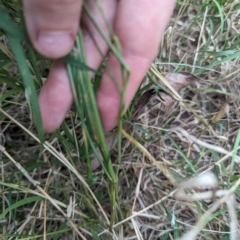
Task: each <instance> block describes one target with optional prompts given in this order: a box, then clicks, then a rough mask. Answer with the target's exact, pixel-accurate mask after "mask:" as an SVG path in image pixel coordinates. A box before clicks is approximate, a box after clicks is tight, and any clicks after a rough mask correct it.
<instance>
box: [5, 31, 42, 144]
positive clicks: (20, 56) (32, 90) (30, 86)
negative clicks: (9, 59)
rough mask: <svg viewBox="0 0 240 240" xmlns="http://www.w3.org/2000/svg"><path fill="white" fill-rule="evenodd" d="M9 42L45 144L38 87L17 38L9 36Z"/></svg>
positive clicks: (39, 135)
mask: <svg viewBox="0 0 240 240" xmlns="http://www.w3.org/2000/svg"><path fill="white" fill-rule="evenodd" d="M7 36H8V40H9V42H10V45H11V48H12V51H13V53H14V55H15V58H16V61H17V63H18V67H19V71H20V73H21V75H22V78H23V82H24V85H25V89H26V92H27V94H28V97H29V99H30V104H31V108H32V112H33V115H34V118H35V119H34V120H35V123H36V124H35V125H36V128H37V131H38V137H39V139H40V142H41V143H43V142H44V132H43V127H42V117H41V113H40V109H39V105H38V97H37V92H36V87H35V84H34V81H33V79H32V77H31V74H30V71H29V68H28V66H27V62H26V56H25V54H24V51H23V49H22V46H21V44H20V42H19V40H17V39H16V38H14V37H12V36H11V35H9V34H8V35H7Z"/></svg>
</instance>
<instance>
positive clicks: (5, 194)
mask: <svg viewBox="0 0 240 240" xmlns="http://www.w3.org/2000/svg"><path fill="white" fill-rule="evenodd" d="M0 7H1V8H0V11H1V12H0V19H1V20H0V29H1V40H0V86H1V87H0V90H1V96H0V104H1V106H0V121H1V126H0V130H1V135H0V150H1V161H0V166H1V174H0V175H1V179H0V186H1V187H0V203H1V205H0V226H1V230H2V231H0V236H1V239H216V238H217V239H231V240H233V239H238V219H239V211H238V207H239V206H238V205H239V204H238V200H239V194H240V189H239V177H238V175H239V174H238V172H239V161H240V156H239V150H238V149H239V139H240V138H239V126H240V123H239V113H238V112H239V111H238V109H239V105H240V104H239V89H240V87H239V32H238V30H237V26H238V20H239V17H240V16H239V4H238V3H237V2H236V1H231V0H228V1H217V0H214V1H197V2H196V1H191V0H184V1H180V0H179V1H177V4H176V8H175V11H174V14H173V17H172V19H171V21H170V23H169V26H168V28H167V29H166V32H165V35H164V38H163V40H162V42H161V45H160V49H159V54H158V56H157V57H156V60H155V61H154V63H153V65H152V68H151V69H150V70H149V72H148V73H147V78H146V80H145V81H144V82H143V84H142V86H141V88H140V89H139V91H138V93H137V95H136V96H135V99H134V100H133V104H132V106H131V107H130V109H129V110H128V112H127V113H126V114H125V115H124V114H123V113H122V114H121V118H120V119H119V124H118V127H117V128H116V132H114V133H113V134H110V136H108V137H107V138H106V136H105V134H104V132H103V129H102V126H101V122H100V117H99V114H98V111H97V107H96V102H95V98H94V92H95V90H96V88H97V84H98V81H97V79H100V77H101V72H102V68H103V67H105V68H108V66H107V64H106V63H105V62H104V63H103V65H102V66H101V69H99V71H98V72H97V73H95V74H96V75H95V81H91V79H90V77H89V71H92V69H90V68H88V66H87V65H86V60H85V55H84V48H83V44H82V35H81V31H79V34H78V36H77V38H76V43H75V47H74V50H73V51H72V52H71V54H70V55H69V56H67V57H66V58H65V59H64V61H65V62H66V63H67V68H68V74H69V80H70V83H71V86H72V89H73V95H74V100H75V106H74V107H73V108H71V110H69V113H68V115H67V116H66V119H65V121H64V123H63V124H62V125H61V127H60V128H59V130H57V131H56V132H54V133H53V134H47V135H44V134H43V131H42V124H41V120H40V119H41V118H40V117H39V107H38V104H37V94H38V91H39V90H40V87H41V85H42V82H43V80H45V78H46V77H47V73H48V69H49V66H50V65H51V62H50V61H49V60H47V59H44V58H43V57H41V56H39V55H38V54H36V53H35V52H34V50H33V49H32V48H31V47H29V42H28V38H27V35H26V32H25V29H24V27H23V25H22V22H23V21H22V13H21V8H20V7H19V6H18V5H17V4H16V3H10V2H6V1H1V2H0ZM85 11H86V14H88V17H89V19H91V21H92V22H93V24H95V26H96V28H97V29H98V31H100V33H101V29H99V28H98V26H97V23H96V22H95V21H94V17H93V16H92V15H91V12H89V10H88V9H87V7H86V6H85ZM101 34H102V37H103V39H105V41H106V43H107V44H108V46H109V48H110V49H111V51H112V53H114V54H115V55H116V56H117V58H118V60H119V62H120V63H121V67H122V69H121V70H122V76H123V79H122V80H123V85H125V84H126V80H127V77H128V74H129V70H128V67H127V66H126V64H125V63H124V60H123V59H122V56H121V47H120V46H119V43H118V41H117V37H116V36H115V35H114V33H112V36H113V41H112V42H111V41H109V40H108V39H107V38H106V37H105V36H104V35H103V33H101ZM76 49H77V51H76ZM76 63H77V64H76ZM108 70H109V71H110V72H111V69H108ZM170 73H171V74H170ZM113 81H114V78H113ZM181 89H182V90H181ZM121 96H122V98H123V96H124V91H122V92H121ZM123 105H124V104H123V103H122V108H121V109H122V110H123V109H124V108H123V107H124V106H123ZM122 112H123V111H122ZM93 119H94V122H93ZM110 146H111V147H110ZM93 161H95V163H97V165H96V166H95V168H93V166H92V162H93ZM209 171H211V172H212V173H213V174H212V175H211V174H210V175H208V174H209ZM189 179H191V180H189Z"/></svg>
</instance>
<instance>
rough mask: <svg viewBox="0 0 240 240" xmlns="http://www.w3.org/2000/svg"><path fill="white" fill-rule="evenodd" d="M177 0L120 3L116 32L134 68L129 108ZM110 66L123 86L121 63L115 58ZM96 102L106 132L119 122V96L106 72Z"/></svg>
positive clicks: (127, 96) (130, 83)
mask: <svg viewBox="0 0 240 240" xmlns="http://www.w3.org/2000/svg"><path fill="white" fill-rule="evenodd" d="M174 2H175V1H174V0H161V1H159V0H152V1H145V0H132V1H120V2H119V5H118V12H117V15H116V19H115V28H114V29H115V33H116V35H117V36H118V37H119V41H120V43H121V46H122V55H123V58H124V60H125V61H126V63H127V64H128V66H129V67H130V69H131V75H130V78H129V80H128V83H127V88H126V95H125V108H127V107H128V106H129V104H130V102H131V100H132V98H133V96H134V94H135V92H136V91H137V89H138V87H139V85H140V83H141V81H142V79H143V78H144V76H145V74H146V72H147V70H148V68H149V67H150V64H151V62H152V60H153V59H154V56H155V55H156V54H157V49H158V45H159V42H160V39H161V37H162V36H163V33H164V30H165V27H166V25H167V23H168V21H169V18H170V15H171V13H172V10H173V7H174ZM109 66H110V68H111V70H112V72H113V74H114V76H115V78H116V79H117V81H118V84H119V85H121V71H120V64H119V62H118V60H117V59H116V57H115V56H114V55H111V57H110V59H109ZM96 97H97V102H98V107H99V111H100V115H101V118H102V121H103V127H104V129H105V131H110V130H111V129H113V128H114V127H115V126H116V124H117V121H118V117H119V109H120V93H119V91H118V89H117V87H116V85H115V83H114V81H113V80H112V78H111V77H110V75H109V73H108V71H107V70H106V71H105V72H104V75H103V79H102V81H101V85H100V88H99V91H98V92H97V96H96Z"/></svg>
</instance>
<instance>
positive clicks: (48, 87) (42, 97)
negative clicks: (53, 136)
mask: <svg viewBox="0 0 240 240" xmlns="http://www.w3.org/2000/svg"><path fill="white" fill-rule="evenodd" d="M72 102H73V97H72V91H71V86H70V84H69V81H68V75H67V71H66V68H65V65H64V64H63V63H62V62H60V61H58V62H55V63H54V64H53V66H52V68H51V70H50V73H49V76H48V78H47V80H46V82H45V83H44V85H43V87H42V89H41V92H40V94H39V106H40V111H41V115H42V124H43V129H44V131H45V132H48V133H50V132H53V131H54V130H56V129H57V128H58V127H59V126H60V125H61V123H62V121H63V120H64V117H65V114H66V112H67V111H68V109H69V108H70V106H71V104H72Z"/></svg>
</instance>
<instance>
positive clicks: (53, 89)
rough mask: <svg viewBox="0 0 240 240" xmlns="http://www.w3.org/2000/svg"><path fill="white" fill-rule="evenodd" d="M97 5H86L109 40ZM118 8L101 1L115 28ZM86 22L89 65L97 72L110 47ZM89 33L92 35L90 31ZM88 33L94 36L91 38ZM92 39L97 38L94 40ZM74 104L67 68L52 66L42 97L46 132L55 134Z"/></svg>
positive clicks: (111, 2) (90, 1) (40, 97)
mask: <svg viewBox="0 0 240 240" xmlns="http://www.w3.org/2000/svg"><path fill="white" fill-rule="evenodd" d="M95 2H96V1H95V0H88V1H86V4H87V5H88V7H89V8H90V11H91V12H92V14H93V15H94V17H95V19H96V21H97V23H98V25H99V27H100V28H101V29H102V31H103V32H104V33H105V34H106V36H108V37H110V32H109V30H108V27H107V26H106V24H105V21H104V19H103V18H102V15H101V13H100V11H99V9H98V8H97V6H96V4H95ZM116 6H117V2H116V1H113V0H104V1H101V7H102V10H103V11H104V13H105V16H106V18H107V21H108V22H109V24H110V25H112V24H113V21H114V16H115V10H116ZM83 18H84V30H83V32H84V36H83V38H84V46H85V52H86V57H87V64H88V65H89V66H90V67H92V68H93V69H97V68H98V67H99V65H100V64H101V62H102V56H103V55H105V54H106V53H107V51H108V46H107V44H106V43H105V41H104V40H103V39H102V37H101V36H100V34H99V33H98V31H97V30H96V29H95V27H94V26H93V24H92V23H91V21H89V19H88V18H87V16H86V15H83ZM87 29H88V30H90V31H87ZM89 32H91V36H90V33H89ZM92 38H94V40H93V39H92ZM95 43H97V44H98V48H99V49H100V50H101V54H100V53H99V50H98V48H97V47H96V45H95ZM72 101H73V99H72V92H71V87H70V85H69V81H68V75H67V72H66V68H65V65H64V64H62V63H60V62H57V63H55V64H54V65H53V66H52V68H51V70H50V74H49V76H48V78H47V81H46V82H45V84H44V86H43V88H42V90H41V92H40V95H39V103H40V108H41V113H42V120H43V127H44V130H45V131H46V132H52V131H54V130H55V129H56V128H58V127H59V126H60V124H61V122H62V121H63V119H64V116H65V114H66V112H67V110H68V109H69V107H70V106H71V104H72Z"/></svg>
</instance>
